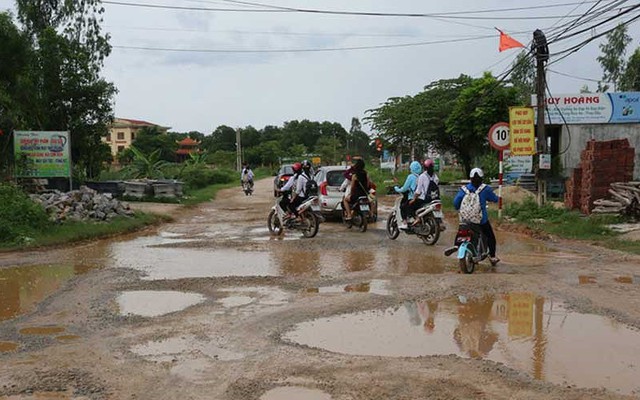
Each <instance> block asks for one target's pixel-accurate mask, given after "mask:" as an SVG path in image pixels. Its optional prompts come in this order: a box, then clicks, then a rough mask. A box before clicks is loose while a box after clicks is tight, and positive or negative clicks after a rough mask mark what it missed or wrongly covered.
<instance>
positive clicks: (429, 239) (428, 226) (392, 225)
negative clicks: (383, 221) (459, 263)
mask: <svg viewBox="0 0 640 400" xmlns="http://www.w3.org/2000/svg"><path fill="white" fill-rule="evenodd" d="M400 204H402V196H400V197H398V198H397V199H396V202H395V204H394V206H393V210H392V211H391V214H390V215H389V217H388V218H387V236H388V237H389V239H391V240H395V239H397V238H398V236H399V235H400V228H398V219H399V218H401V217H400V216H401V214H400ZM443 220H444V213H443V212H442V202H441V201H440V200H433V201H432V202H430V203H429V204H427V205H425V206H424V207H420V208H419V209H418V210H416V217H415V219H414V220H413V222H411V221H409V227H408V228H407V229H406V230H404V231H405V233H406V234H408V235H416V236H418V237H419V238H420V239H422V241H423V242H424V243H425V244H427V245H430V246H433V245H434V244H436V243H437V242H438V239H439V238H440V232H442V231H444V230H445V225H444V222H443Z"/></svg>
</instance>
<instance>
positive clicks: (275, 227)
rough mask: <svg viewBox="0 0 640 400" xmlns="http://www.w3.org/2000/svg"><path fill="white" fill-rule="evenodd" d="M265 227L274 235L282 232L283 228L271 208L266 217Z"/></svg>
mask: <svg viewBox="0 0 640 400" xmlns="http://www.w3.org/2000/svg"><path fill="white" fill-rule="evenodd" d="M267 227H268V228H269V232H271V233H272V234H274V235H282V233H283V232H284V228H283V227H282V225H281V224H280V220H279V219H278V216H277V215H276V211H275V210H271V212H270V213H269V217H267Z"/></svg>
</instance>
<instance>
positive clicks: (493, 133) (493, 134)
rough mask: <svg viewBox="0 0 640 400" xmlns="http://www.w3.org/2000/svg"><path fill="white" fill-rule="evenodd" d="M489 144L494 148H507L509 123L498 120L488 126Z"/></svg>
mask: <svg viewBox="0 0 640 400" xmlns="http://www.w3.org/2000/svg"><path fill="white" fill-rule="evenodd" d="M489 144H491V147H493V148H494V149H496V150H507V149H508V148H509V145H510V139H509V124H508V123H506V122H498V123H497V124H494V125H493V126H492V127H491V128H489Z"/></svg>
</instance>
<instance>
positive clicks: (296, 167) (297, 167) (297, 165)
mask: <svg viewBox="0 0 640 400" xmlns="http://www.w3.org/2000/svg"><path fill="white" fill-rule="evenodd" d="M291 168H293V172H299V171H300V170H301V169H302V164H300V163H299V162H297V163H293V165H292V167H291Z"/></svg>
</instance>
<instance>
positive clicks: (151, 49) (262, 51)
mask: <svg viewBox="0 0 640 400" xmlns="http://www.w3.org/2000/svg"><path fill="white" fill-rule="evenodd" d="M488 38H495V35H485V36H476V37H469V38H461V39H446V40H432V41H426V42H414V43H397V44H387V45H385V44H383V45H372V46H348V47H326V48H309V49H181V48H168V47H147V46H119V45H114V46H112V47H113V48H114V49H125V50H143V51H163V52H178V53H317V52H334V51H352V50H372V49H392V48H402V47H417V46H426V45H431V44H445V43H458V42H467V41H472V40H482V39H488Z"/></svg>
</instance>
